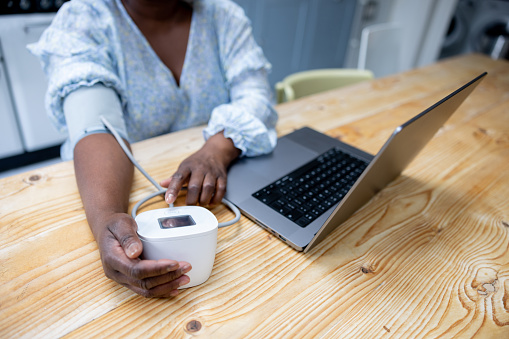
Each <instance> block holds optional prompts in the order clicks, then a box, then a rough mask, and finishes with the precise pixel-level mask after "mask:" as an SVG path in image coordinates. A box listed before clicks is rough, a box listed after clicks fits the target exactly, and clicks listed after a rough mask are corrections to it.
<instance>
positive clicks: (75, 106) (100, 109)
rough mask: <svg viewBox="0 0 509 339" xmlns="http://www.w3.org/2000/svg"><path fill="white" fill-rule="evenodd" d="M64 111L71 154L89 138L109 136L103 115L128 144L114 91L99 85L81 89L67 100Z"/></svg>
mask: <svg viewBox="0 0 509 339" xmlns="http://www.w3.org/2000/svg"><path fill="white" fill-rule="evenodd" d="M63 108H64V114H65V120H66V124H67V128H68V131H69V139H70V146H71V149H72V150H74V147H75V146H76V144H77V143H78V141H80V140H81V139H83V138H84V137H85V136H87V135H90V134H94V133H109V131H108V129H107V128H106V127H105V126H104V124H103V123H102V122H101V118H100V117H101V115H102V116H104V117H105V118H106V119H107V120H108V121H109V122H110V123H111V125H112V126H113V127H114V128H115V129H116V130H117V131H118V133H119V134H120V136H121V137H122V138H124V139H125V140H128V139H127V130H126V124H125V120H124V117H123V112H122V106H121V103H120V98H119V97H118V95H117V93H116V92H115V90H114V89H112V88H109V87H106V86H104V85H102V84H100V83H99V84H95V85H93V86H91V87H80V88H79V89H77V90H75V91H73V92H71V93H70V94H69V95H67V96H66V97H65V99H64V106H63Z"/></svg>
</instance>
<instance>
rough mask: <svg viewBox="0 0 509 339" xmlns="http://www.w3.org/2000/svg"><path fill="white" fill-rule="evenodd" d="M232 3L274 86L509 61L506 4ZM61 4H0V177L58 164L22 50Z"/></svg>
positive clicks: (42, 85)
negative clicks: (447, 61) (459, 60)
mask: <svg viewBox="0 0 509 339" xmlns="http://www.w3.org/2000/svg"><path fill="white" fill-rule="evenodd" d="M234 1H235V2H237V3H238V4H239V5H240V6H242V7H243V8H244V10H245V12H246V14H247V16H248V17H249V18H250V19H251V21H252V25H253V34H254V36H255V39H256V40H257V42H258V43H259V44H260V46H261V47H262V48H263V50H264V52H265V55H266V56H267V58H268V59H269V61H270V62H271V63H272V67H273V70H272V73H271V74H270V79H269V80H270V82H271V84H272V85H274V84H275V83H276V82H277V81H280V80H281V79H283V78H284V77H285V76H287V75H289V74H292V73H295V72H299V71H303V70H309V69H321V68H365V69H369V70H372V71H373V72H374V74H375V77H384V76H388V75H390V74H393V73H397V72H401V71H405V70H409V69H412V68H416V67H421V66H424V65H427V64H430V63H433V62H436V61H437V60H440V59H442V58H447V57H451V56H455V55H459V54H465V53H472V52H476V53H483V54H487V55H489V56H490V57H492V58H494V59H508V55H509V48H508V47H509V41H508V39H509V32H508V30H509V0H234ZM64 2H65V0H12V1H10V0H1V1H0V177H5V176H8V175H12V174H15V173H18V172H20V171H25V170H29V169H32V168H34V167H37V166H42V165H47V164H51V163H55V162H59V161H60V159H59V147H60V144H61V143H62V142H63V141H64V139H65V135H63V134H61V133H58V132H57V131H56V130H55V128H54V127H53V126H52V125H51V123H50V121H49V119H48V118H47V116H46V113H45V110H44V94H45V90H46V78H45V76H44V74H43V73H42V70H41V67H40V65H39V62H38V60H37V59H36V58H35V57H33V56H32V55H31V54H30V53H28V51H27V50H26V47H25V46H26V45H27V44H29V43H31V42H35V41H37V40H38V39H39V37H40V35H41V34H42V32H43V31H44V29H45V28H46V27H47V26H48V25H49V24H50V22H51V20H52V18H53V16H54V14H55V12H56V11H57V10H58V8H59V7H60V6H61V5H62V4H63V3H64Z"/></svg>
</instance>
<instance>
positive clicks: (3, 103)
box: [0, 41, 23, 158]
mask: <svg viewBox="0 0 509 339" xmlns="http://www.w3.org/2000/svg"><path fill="white" fill-rule="evenodd" d="M0 44H1V41H0ZM21 153H23V144H22V143H21V137H20V134H19V129H18V124H17V122H16V117H15V115H14V110H13V107H12V101H11V95H10V91H9V86H8V83H7V77H6V74H5V68H4V62H3V56H2V50H1V49H0V158H5V157H9V156H12V155H17V154H21Z"/></svg>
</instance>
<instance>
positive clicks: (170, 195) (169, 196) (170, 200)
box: [166, 193, 174, 204]
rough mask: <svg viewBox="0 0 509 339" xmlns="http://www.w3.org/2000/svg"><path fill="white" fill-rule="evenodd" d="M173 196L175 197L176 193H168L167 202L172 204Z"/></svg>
mask: <svg viewBox="0 0 509 339" xmlns="http://www.w3.org/2000/svg"><path fill="white" fill-rule="evenodd" d="M173 198H174V195H173V194H171V193H170V194H168V195H167V196H166V203H167V204H171V203H172V202H173Z"/></svg>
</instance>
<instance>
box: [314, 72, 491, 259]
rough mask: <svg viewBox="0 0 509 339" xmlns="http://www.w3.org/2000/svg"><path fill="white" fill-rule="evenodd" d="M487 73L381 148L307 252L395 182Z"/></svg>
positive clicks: (398, 131) (412, 121)
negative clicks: (379, 192)
mask: <svg viewBox="0 0 509 339" xmlns="http://www.w3.org/2000/svg"><path fill="white" fill-rule="evenodd" d="M486 74H487V73H486V72H485V73H483V74H481V75H479V76H478V77H476V78H475V79H474V80H472V81H470V82H469V83H467V84H466V85H464V86H462V87H461V88H459V89H458V90H456V91H454V92H453V93H451V94H450V95H448V96H447V97H445V98H444V99H442V100H440V101H439V102H437V103H436V104H434V105H433V106H431V107H430V108H428V109H426V110H425V111H423V112H422V113H420V114H418V115H417V116H415V117H414V118H412V119H410V120H409V121H407V122H406V123H404V124H402V125H401V126H399V127H398V128H396V130H395V131H394V132H393V134H392V135H391V137H390V138H389V139H388V140H387V142H386V143H385V144H384V145H383V147H382V148H381V149H380V151H379V152H378V154H377V155H376V156H375V158H374V159H373V161H372V162H371V163H370V164H369V166H368V167H367V168H366V169H365V170H364V172H363V173H362V175H361V176H360V177H359V179H358V180H357V182H356V183H355V184H354V185H353V186H352V188H351V189H350V191H349V192H348V194H347V195H346V196H345V197H344V198H343V200H342V201H341V202H340V203H339V204H338V206H337V207H336V208H335V210H334V211H333V212H332V213H331V215H330V216H329V218H328V219H327V221H326V222H325V223H324V225H323V226H322V228H321V229H320V230H319V231H318V232H317V233H316V234H315V236H314V237H313V239H312V240H311V242H310V243H309V244H308V246H306V248H305V249H304V252H308V251H309V250H310V249H311V248H313V247H314V246H315V245H316V244H317V243H319V242H320V241H321V240H322V239H323V238H325V236H327V235H328V234H329V233H330V232H331V231H332V230H334V229H335V228H336V227H337V226H339V225H340V224H342V223H343V222H344V221H346V220H347V219H348V218H349V217H350V216H351V215H352V214H353V213H355V212H356V211H357V210H358V209H359V208H361V207H362V206H363V205H364V204H365V203H366V202H367V201H368V200H369V199H371V198H372V197H373V196H374V195H375V194H376V193H377V192H378V191H380V190H381V189H383V188H384V187H385V186H386V185H387V184H389V183H390V182H391V181H392V180H394V179H395V178H396V177H397V176H399V175H400V174H401V172H402V171H403V170H404V169H405V168H406V166H407V165H408V164H409V163H410V162H411V161H412V160H413V159H414V158H415V157H416V156H417V154H418V153H419V152H420V150H421V149H422V148H424V146H425V145H426V144H427V143H428V142H429V140H430V139H431V138H432V137H433V136H434V135H435V133H436V132H437V131H438V129H439V128H440V127H441V126H442V125H443V124H444V123H445V122H446V121H447V119H449V117H450V116H451V115H452V114H453V113H454V112H455V111H456V109H457V108H458V107H459V106H460V105H461V104H462V103H463V101H464V100H465V99H466V98H467V97H468V96H469V95H470V93H471V92H472V91H473V90H474V89H475V87H477V85H478V84H479V82H480V81H481V80H482V79H483V78H484V76H486Z"/></svg>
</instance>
